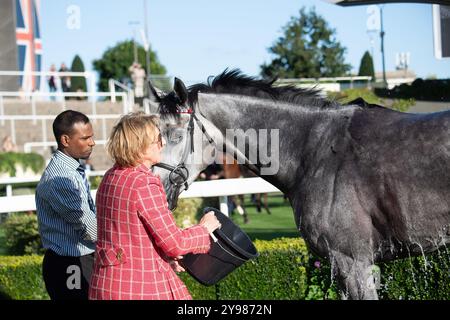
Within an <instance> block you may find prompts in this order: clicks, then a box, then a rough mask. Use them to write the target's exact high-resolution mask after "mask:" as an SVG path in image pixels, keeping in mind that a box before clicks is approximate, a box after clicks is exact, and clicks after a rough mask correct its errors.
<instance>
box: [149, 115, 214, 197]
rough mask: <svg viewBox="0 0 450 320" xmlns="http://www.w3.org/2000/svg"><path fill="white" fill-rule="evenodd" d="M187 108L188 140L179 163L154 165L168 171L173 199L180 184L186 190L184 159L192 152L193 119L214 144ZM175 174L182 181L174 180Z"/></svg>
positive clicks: (211, 141) (210, 141)
mask: <svg viewBox="0 0 450 320" xmlns="http://www.w3.org/2000/svg"><path fill="white" fill-rule="evenodd" d="M189 110H190V112H189V114H190V118H189V124H188V127H187V130H188V134H187V137H188V139H189V141H188V143H186V147H185V148H184V151H183V155H182V157H181V161H180V163H179V164H178V165H177V166H172V165H170V164H167V163H163V162H160V163H157V164H155V166H156V167H160V168H163V169H166V170H168V171H170V173H169V181H170V183H171V184H172V185H173V186H174V187H175V188H176V191H177V192H174V193H172V197H173V198H174V199H175V198H176V197H177V194H178V190H179V188H181V186H182V185H184V190H187V189H188V188H189V184H188V182H187V181H188V179H189V170H188V169H187V168H186V166H185V163H186V160H187V157H188V156H189V154H190V153H193V152H194V120H195V122H196V123H197V125H198V126H199V127H200V129H201V130H202V132H203V134H204V135H205V136H206V138H207V139H208V142H209V143H210V144H214V146H215V145H216V143H215V141H214V139H213V138H212V137H211V136H210V135H209V134H208V132H207V131H206V129H205V127H204V126H203V123H202V122H201V121H200V119H199V118H198V117H197V116H196V115H195V113H194V112H193V111H192V109H189ZM189 145H190V149H189ZM214 150H215V148H214ZM177 175H178V176H180V177H181V178H182V179H183V181H182V182H177V181H176V177H177ZM174 199H172V200H174Z"/></svg>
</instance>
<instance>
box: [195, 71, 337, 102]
mask: <svg viewBox="0 0 450 320" xmlns="http://www.w3.org/2000/svg"><path fill="white" fill-rule="evenodd" d="M276 80H277V79H276V78H275V79H271V80H267V79H256V78H255V77H251V76H247V75H244V74H243V73H242V72H241V71H240V70H239V69H233V70H228V69H225V71H223V72H222V73H221V74H220V75H218V76H216V77H212V76H211V77H209V78H208V81H207V83H206V84H205V83H199V84H194V85H192V86H190V87H189V88H188V91H189V94H188V101H189V104H190V106H191V107H194V105H195V104H196V103H197V102H198V93H199V92H201V93H218V94H236V95H243V96H250V97H256V98H261V99H270V100H274V101H283V102H287V103H290V104H299V105H303V106H312V107H318V108H328V107H334V106H337V103H336V102H334V101H330V100H327V99H325V98H323V97H321V96H320V95H319V90H317V89H304V88H298V87H295V86H293V85H282V86H277V85H274V82H275V81H276Z"/></svg>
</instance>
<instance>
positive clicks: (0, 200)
mask: <svg viewBox="0 0 450 320" xmlns="http://www.w3.org/2000/svg"><path fill="white" fill-rule="evenodd" d="M92 173H93V172H91V173H90V176H92V175H93V174H92ZM94 173H95V174H96V175H99V176H100V175H103V174H104V172H103V173H102V172H101V171H99V172H97V173H98V174H97V173H96V172H94ZM10 179H14V178H10ZM29 179H31V180H33V181H29V180H25V181H23V180H17V181H22V183H23V182H38V181H39V179H40V177H37V178H36V177H34V178H29ZM12 181H15V180H12ZM8 182H9V183H10V184H11V180H6V179H0V185H2V184H3V185H5V184H8ZM273 192H281V191H280V190H278V189H277V188H276V187H274V186H273V185H271V184H270V183H268V182H267V181H265V180H263V179H262V178H258V177H257V178H242V179H220V180H211V181H196V182H194V183H192V184H191V185H190V186H189V189H188V190H187V191H184V192H182V193H181V195H180V198H204V197H220V210H221V211H222V212H223V213H225V214H228V205H227V203H228V201H227V197H228V196H231V195H239V194H251V193H273ZM11 194H12V191H11ZM91 194H92V198H93V199H95V195H96V194H97V190H92V191H91ZM35 210H36V204H35V200H34V195H22V196H12V195H10V196H6V197H0V213H7V212H23V211H35Z"/></svg>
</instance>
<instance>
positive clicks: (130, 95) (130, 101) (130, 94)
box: [108, 79, 134, 110]
mask: <svg viewBox="0 0 450 320" xmlns="http://www.w3.org/2000/svg"><path fill="white" fill-rule="evenodd" d="M108 85H109V91H110V92H111V102H113V103H116V98H117V96H119V97H120V96H121V95H120V94H116V87H119V88H120V89H122V90H124V91H125V92H126V93H127V96H128V106H134V93H133V90H132V89H130V88H128V87H127V86H126V85H124V84H123V83H122V82H119V81H117V80H115V79H109V80H108ZM122 99H123V97H122ZM129 110H130V109H129Z"/></svg>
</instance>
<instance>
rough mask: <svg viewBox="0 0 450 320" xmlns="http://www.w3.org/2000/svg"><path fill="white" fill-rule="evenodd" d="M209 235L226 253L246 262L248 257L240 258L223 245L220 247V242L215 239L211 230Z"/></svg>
mask: <svg viewBox="0 0 450 320" xmlns="http://www.w3.org/2000/svg"><path fill="white" fill-rule="evenodd" d="M209 235H210V236H211V238H212V239H213V240H214V242H215V243H217V244H218V245H219V247H220V248H221V249H222V250H223V251H225V252H226V253H228V254H229V255H230V256H233V257H235V258H236V259H238V260H241V261H244V262H246V261H247V260H248V259H242V258H241V257H238V256H237V255H235V254H233V253H232V252H230V251H228V250H227V249H225V248H224V247H222V245H221V244H220V242H219V241H217V237H216V236H215V235H214V234H213V233H212V232H211V233H210V234H209Z"/></svg>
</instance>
